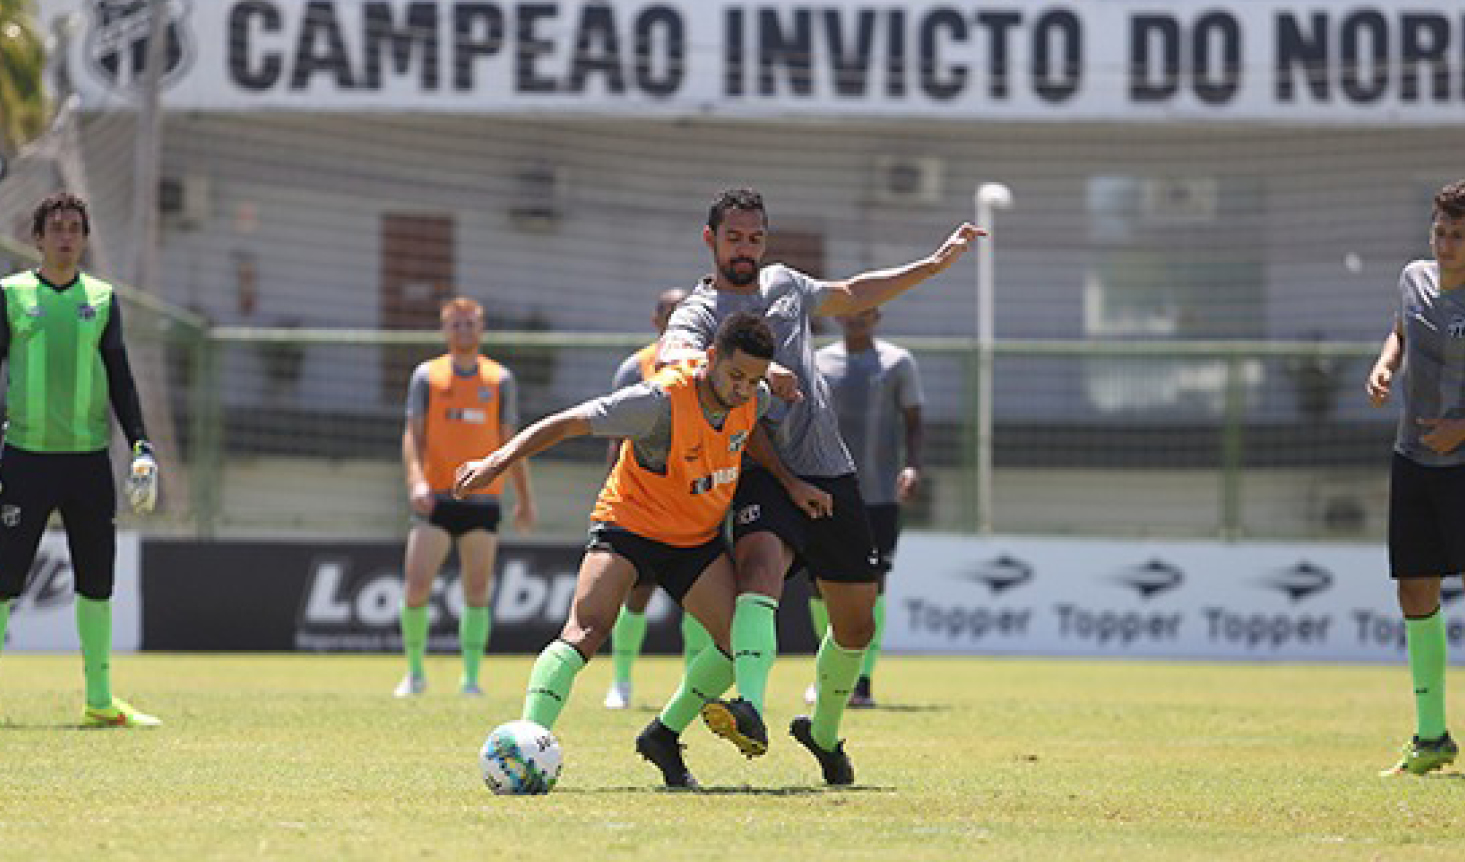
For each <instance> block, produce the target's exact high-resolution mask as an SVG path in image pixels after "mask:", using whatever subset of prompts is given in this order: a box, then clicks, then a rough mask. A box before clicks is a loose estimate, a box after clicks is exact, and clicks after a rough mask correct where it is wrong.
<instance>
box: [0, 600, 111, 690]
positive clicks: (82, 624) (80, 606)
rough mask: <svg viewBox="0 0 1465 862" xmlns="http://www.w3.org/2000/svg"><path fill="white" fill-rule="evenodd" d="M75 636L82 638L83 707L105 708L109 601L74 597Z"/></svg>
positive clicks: (108, 685) (108, 681) (108, 674)
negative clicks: (84, 682)
mask: <svg viewBox="0 0 1465 862" xmlns="http://www.w3.org/2000/svg"><path fill="white" fill-rule="evenodd" d="M7 618H8V614H7ZM76 633H77V635H78V636H79V637H80V638H81V664H82V670H83V672H84V673H85V674H86V705H87V706H89V707H91V708H93V709H106V708H107V707H109V706H111V705H112V602H111V601H110V600H103V601H96V600H94V599H89V598H87V597H86V596H80V595H79V596H77V597H76Z"/></svg>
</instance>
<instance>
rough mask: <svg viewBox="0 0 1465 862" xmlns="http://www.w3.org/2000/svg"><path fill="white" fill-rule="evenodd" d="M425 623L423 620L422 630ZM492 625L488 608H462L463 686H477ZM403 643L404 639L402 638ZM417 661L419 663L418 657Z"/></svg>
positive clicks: (459, 628)
mask: <svg viewBox="0 0 1465 862" xmlns="http://www.w3.org/2000/svg"><path fill="white" fill-rule="evenodd" d="M425 625H426V621H425V620H424V628H425ZM492 625H493V622H492V620H491V618H490V617H489V613H488V608H486V607H483V608H475V607H471V606H468V607H464V608H463V617H462V619H460V620H458V647H459V649H461V650H462V651H463V680H462V685H464V686H470V685H471V686H476V685H478V666H479V664H481V663H482V661H483V651H484V650H485V649H486V648H487V647H488V632H489V628H490V627H491V626H492ZM403 640H404V641H405V640H406V638H405V637H404V638H403ZM426 642H427V634H426V631H424V632H423V646H424V647H426ZM418 661H419V662H420V661H421V658H420V656H419V659H418Z"/></svg>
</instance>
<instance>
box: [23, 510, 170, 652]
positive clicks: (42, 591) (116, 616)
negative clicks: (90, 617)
mask: <svg viewBox="0 0 1465 862" xmlns="http://www.w3.org/2000/svg"><path fill="white" fill-rule="evenodd" d="M140 545H141V542H140V541H139V539H138V534H137V533H135V532H131V531H125V532H119V533H118V534H117V569H116V575H117V580H116V585H115V586H114V587H113V591H112V651H113V652H136V651H137V649H138V648H139V646H141V644H142V598H141V591H140V590H139V588H138V583H139V573H140V570H141V568H142V567H141V565H140V562H139V561H140V552H139V547H140ZM74 606H75V590H74V588H73V581H72V572H71V552H70V551H69V550H68V549H67V547H66V534H65V533H62V532H60V531H54V530H53V531H48V532H47V533H46V534H45V535H44V536H43V537H42V538H41V548H40V551H38V552H37V553H36V561H35V563H34V564H33V565H32V566H31V572H30V579H29V580H28V581H27V582H26V587H25V592H23V593H21V594H20V598H18V599H16V601H15V604H14V605H12V606H11V608H10V626H9V628H8V630H7V631H6V633H5V652H7V653H12V652H25V651H36V652H76V651H77V650H79V649H80V648H81V644H80V642H79V641H78V640H77V637H76V612H75V610H74Z"/></svg>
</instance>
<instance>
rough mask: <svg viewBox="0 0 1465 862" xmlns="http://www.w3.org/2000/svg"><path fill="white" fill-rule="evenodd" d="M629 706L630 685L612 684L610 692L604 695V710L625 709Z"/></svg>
mask: <svg viewBox="0 0 1465 862" xmlns="http://www.w3.org/2000/svg"><path fill="white" fill-rule="evenodd" d="M630 705H631V684H630V683H629V682H620V681H619V680H617V681H616V682H612V683H611V684H610V691H607V692H606V693H605V708H606V709H625V708H627V707H629V706H630Z"/></svg>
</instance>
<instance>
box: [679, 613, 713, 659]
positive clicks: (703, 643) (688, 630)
mask: <svg viewBox="0 0 1465 862" xmlns="http://www.w3.org/2000/svg"><path fill="white" fill-rule="evenodd" d="M710 646H712V635H710V634H708V633H707V629H706V628H704V627H703V626H702V624H701V623H700V622H697V618H696V617H694V616H692V615H691V614H689V613H687V612H686V611H682V673H683V674H685V673H687V672H688V671H689V670H691V669H692V662H693V661H694V660H696V658H697V656H699V655H701V654H702V650H705V649H707V648H708V647H710Z"/></svg>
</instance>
